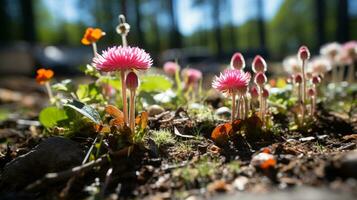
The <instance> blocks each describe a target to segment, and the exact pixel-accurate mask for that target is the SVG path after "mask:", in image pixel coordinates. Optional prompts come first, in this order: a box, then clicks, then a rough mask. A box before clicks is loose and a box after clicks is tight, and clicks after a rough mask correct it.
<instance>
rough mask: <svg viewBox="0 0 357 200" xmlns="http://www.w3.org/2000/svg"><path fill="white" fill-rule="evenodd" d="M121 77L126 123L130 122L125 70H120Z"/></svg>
mask: <svg viewBox="0 0 357 200" xmlns="http://www.w3.org/2000/svg"><path fill="white" fill-rule="evenodd" d="M120 79H121V95H122V98H123V113H124V123H125V124H128V105H127V99H126V84H125V71H124V70H121V71H120Z"/></svg>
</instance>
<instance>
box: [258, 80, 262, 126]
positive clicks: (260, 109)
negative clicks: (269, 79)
mask: <svg viewBox="0 0 357 200" xmlns="http://www.w3.org/2000/svg"><path fill="white" fill-rule="evenodd" d="M258 88H259V117H260V119H261V120H263V86H261V85H259V86H258Z"/></svg>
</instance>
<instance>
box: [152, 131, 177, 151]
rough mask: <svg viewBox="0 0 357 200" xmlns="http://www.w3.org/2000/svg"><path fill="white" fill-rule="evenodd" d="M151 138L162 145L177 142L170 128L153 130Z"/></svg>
mask: <svg viewBox="0 0 357 200" xmlns="http://www.w3.org/2000/svg"><path fill="white" fill-rule="evenodd" d="M151 139H152V140H153V141H154V142H155V144H156V145H157V146H158V147H160V146H163V145H169V144H174V143H175V141H176V140H175V137H174V136H173V135H172V133H170V131H169V130H165V129H164V130H158V131H153V132H152V134H151Z"/></svg>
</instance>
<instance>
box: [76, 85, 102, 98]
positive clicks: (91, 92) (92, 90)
mask: <svg viewBox="0 0 357 200" xmlns="http://www.w3.org/2000/svg"><path fill="white" fill-rule="evenodd" d="M76 95H77V97H78V99H79V100H80V101H82V102H89V101H92V102H93V101H101V100H103V97H102V94H101V92H100V88H99V87H98V86H96V85H95V83H90V84H81V85H79V86H78V89H77V91H76Z"/></svg>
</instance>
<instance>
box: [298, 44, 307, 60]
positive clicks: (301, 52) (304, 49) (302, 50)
mask: <svg viewBox="0 0 357 200" xmlns="http://www.w3.org/2000/svg"><path fill="white" fill-rule="evenodd" d="M298 58H300V59H301V60H307V59H309V58H310V51H309V49H308V48H307V46H305V45H303V46H301V47H300V48H299V51H298Z"/></svg>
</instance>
